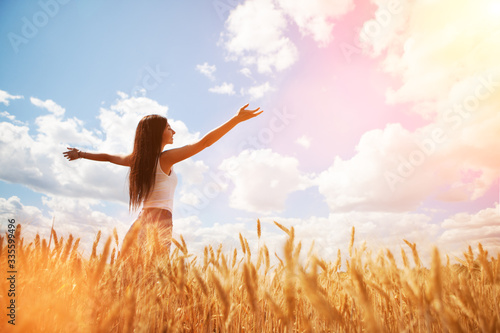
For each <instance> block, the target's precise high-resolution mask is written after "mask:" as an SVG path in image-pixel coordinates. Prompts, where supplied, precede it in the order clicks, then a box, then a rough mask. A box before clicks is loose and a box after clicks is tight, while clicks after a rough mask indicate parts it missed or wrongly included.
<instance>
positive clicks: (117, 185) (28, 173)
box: [0, 97, 199, 203]
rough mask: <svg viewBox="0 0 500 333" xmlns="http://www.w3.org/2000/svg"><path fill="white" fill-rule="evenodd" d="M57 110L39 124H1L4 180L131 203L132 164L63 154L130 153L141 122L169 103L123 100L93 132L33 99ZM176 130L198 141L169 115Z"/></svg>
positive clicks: (0, 174) (180, 139)
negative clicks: (78, 151)
mask: <svg viewBox="0 0 500 333" xmlns="http://www.w3.org/2000/svg"><path fill="white" fill-rule="evenodd" d="M33 103H34V104H37V105H38V106H40V107H43V108H45V109H47V110H49V111H51V113H49V114H45V115H40V116H38V117H37V118H36V119H35V122H34V123H35V126H33V127H31V128H30V127H28V126H27V125H15V124H12V123H9V122H0V162H1V163H3V164H4V165H6V164H11V165H16V168H1V169H0V179H1V180H4V181H7V182H11V183H17V184H21V185H24V186H27V187H29V188H30V189H32V190H34V191H37V192H40V193H44V194H47V195H64V196H67V197H70V198H71V197H73V198H93V199H102V200H110V201H117V202H122V203H127V202H128V196H127V193H128V189H127V168H124V167H121V166H116V165H113V164H110V163H96V162H93V161H88V160H77V161H72V162H69V161H67V160H66V159H65V158H64V157H63V155H62V153H63V152H64V151H65V150H66V147H68V146H70V147H71V146H75V147H77V148H80V149H82V150H90V151H102V152H108V153H122V154H123V153H129V152H131V150H132V144H133V139H134V133H135V128H136V126H137V123H138V122H139V120H140V119H141V118H142V117H143V116H145V115H147V114H152V113H157V114H163V115H166V113H167V109H168V108H167V107H166V106H162V105H159V104H158V103H157V102H156V101H153V100H150V99H148V98H145V97H131V98H121V99H119V100H118V101H117V102H116V104H114V105H112V106H111V107H110V109H105V108H101V110H100V114H99V120H100V129H99V130H97V129H94V130H88V129H86V128H85V127H84V124H83V122H82V121H81V120H79V119H77V118H64V109H63V108H62V107H60V106H59V105H57V104H56V103H55V102H53V101H50V100H48V101H45V102H44V101H40V100H38V99H33ZM169 122H170V124H171V126H172V127H173V128H174V129H175V130H176V135H175V144H176V145H184V144H187V143H192V142H193V140H196V139H197V138H199V133H190V132H189V131H188V129H187V127H186V126H185V124H184V123H183V122H181V121H177V120H172V119H169Z"/></svg>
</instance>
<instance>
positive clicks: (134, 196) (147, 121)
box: [128, 114, 167, 210]
mask: <svg viewBox="0 0 500 333" xmlns="http://www.w3.org/2000/svg"><path fill="white" fill-rule="evenodd" d="M166 126H167V118H165V117H162V116H159V115H157V114H153V115H149V116H145V117H144V118H142V119H141V121H140V122H139V124H138V125H137V129H136V130H135V140H134V151H133V152H132V156H131V160H130V174H129V196H130V201H129V205H128V206H129V209H132V210H136V209H137V208H139V207H140V205H141V203H142V202H143V201H144V200H145V199H146V198H147V197H148V195H149V193H150V192H151V190H152V189H153V185H154V183H155V175H156V166H157V165H158V158H159V156H160V153H161V149H162V146H161V143H162V138H163V131H164V130H165V127H166Z"/></svg>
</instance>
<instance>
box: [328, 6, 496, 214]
mask: <svg viewBox="0 0 500 333" xmlns="http://www.w3.org/2000/svg"><path fill="white" fill-rule="evenodd" d="M375 3H376V4H377V6H378V7H379V8H378V9H377V11H376V12H375V14H374V17H373V19H372V20H369V21H367V22H365V23H364V26H363V30H362V32H361V39H363V41H364V46H365V48H366V50H367V51H368V52H370V53H371V54H372V55H373V56H382V62H383V68H384V69H385V70H386V71H387V72H389V73H391V74H393V75H396V76H399V77H400V78H401V82H402V83H401V85H400V86H399V87H395V88H391V89H388V91H387V99H388V102H390V103H403V102H404V103H411V105H412V107H411V110H412V111H414V112H418V113H420V114H421V115H423V116H424V117H426V118H427V119H428V120H429V122H430V124H429V125H427V126H424V127H422V128H420V129H418V130H416V131H414V132H410V131H407V130H405V129H403V128H402V127H401V126H399V125H388V126H387V127H386V128H385V129H384V130H383V131H381V130H375V131H370V132H367V133H365V134H364V135H363V136H362V138H361V140H360V144H359V145H358V147H357V152H356V155H355V156H354V157H353V158H351V159H350V160H347V161H343V160H341V159H340V158H337V159H336V160H335V162H334V164H333V165H332V166H331V167H330V168H329V169H328V170H327V171H325V172H323V173H322V175H321V176H320V177H319V178H318V182H319V187H320V192H321V193H322V194H324V195H325V197H326V198H327V202H328V204H329V206H330V208H331V209H332V210H336V209H350V208H353V209H365V210H382V211H383V210H396V209H400V210H410V209H415V208H416V207H417V206H418V205H419V204H420V203H421V202H423V201H424V200H425V199H427V198H429V197H433V198H436V199H438V200H443V201H463V200H475V199H477V198H480V197H481V196H483V195H484V194H485V193H486V192H487V190H488V189H489V188H490V187H491V186H492V185H493V184H495V183H496V180H497V179H498V170H499V169H500V152H499V150H498V149H497V148H495V147H498V142H499V140H500V116H499V114H498V109H499V108H500V94H498V92H499V91H500V66H499V65H498V61H497V60H496V59H498V58H499V57H500V47H499V45H498V43H497V42H496V39H497V37H498V36H499V35H498V33H499V31H500V30H499V29H500V20H498V17H495V15H494V14H493V13H491V12H490V9H491V8H490V5H491V2H490V1H487V0H483V1H479V2H477V3H474V4H472V3H470V2H467V1H459V2H456V1H452V0H444V1H415V2H394V1H389V0H377V1H375ZM435 131H438V132H439V133H440V135H437V136H435V135H433V134H432V133H436V132H435ZM471 172H472V173H473V174H474V175H475V176H474V177H464V174H467V173H471ZM388 173H389V174H388ZM466 178H468V179H466ZM388 184H389V185H390V184H392V185H390V186H388ZM391 188H392V189H394V191H392V190H391Z"/></svg>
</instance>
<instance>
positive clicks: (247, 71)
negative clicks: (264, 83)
mask: <svg viewBox="0 0 500 333" xmlns="http://www.w3.org/2000/svg"><path fill="white" fill-rule="evenodd" d="M240 73H241V74H243V75H245V76H246V77H247V78H249V79H251V78H252V71H251V70H250V68H247V67H244V68H242V69H240Z"/></svg>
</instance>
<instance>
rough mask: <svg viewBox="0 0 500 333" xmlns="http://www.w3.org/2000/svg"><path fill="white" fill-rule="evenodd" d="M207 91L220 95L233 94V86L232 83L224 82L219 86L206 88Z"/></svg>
mask: <svg viewBox="0 0 500 333" xmlns="http://www.w3.org/2000/svg"><path fill="white" fill-rule="evenodd" d="M208 91H210V92H213V93H215V94H221V95H234V86H233V84H232V83H227V82H224V83H222V84H221V85H220V86H215V87H212V88H210V89H208Z"/></svg>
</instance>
